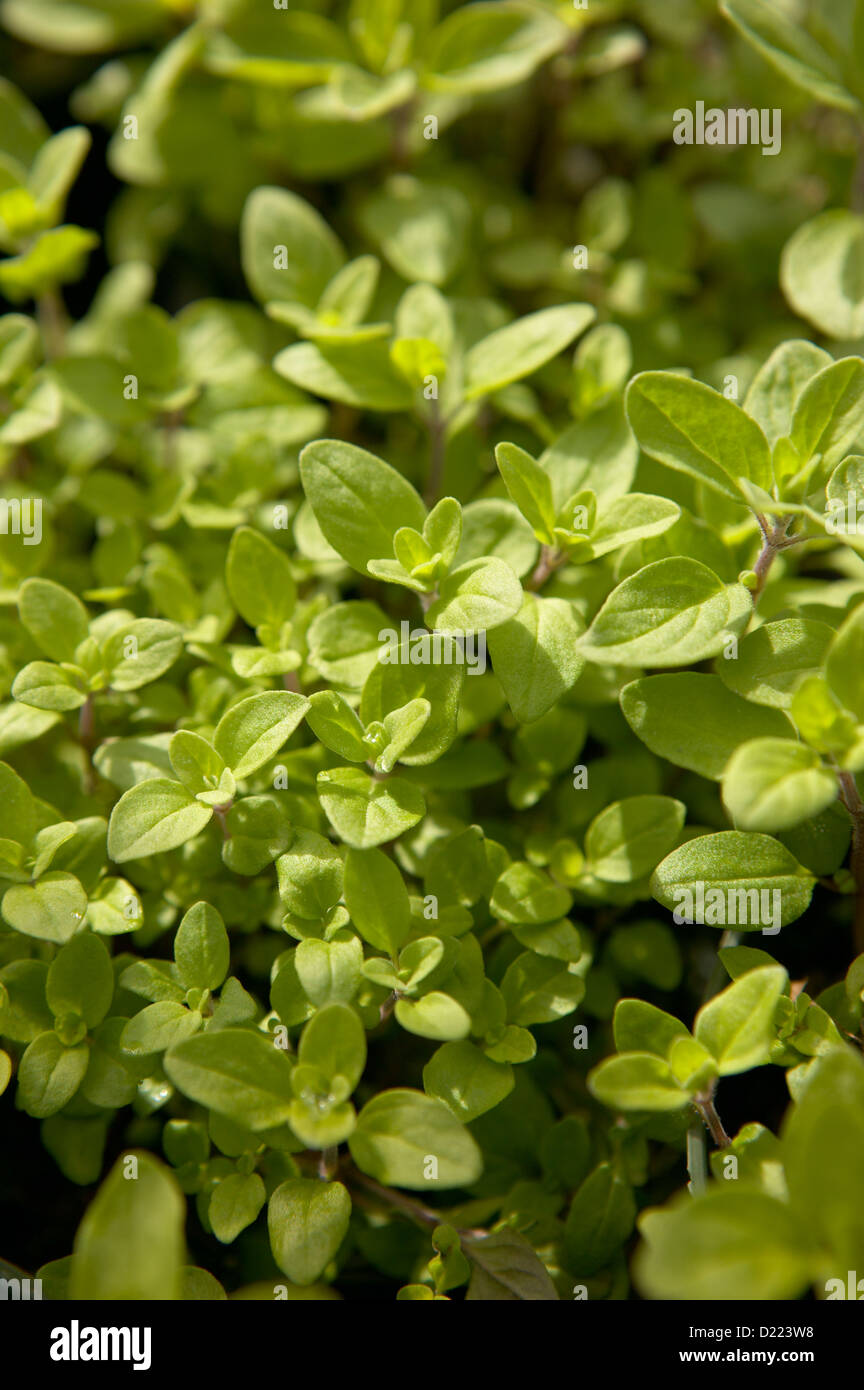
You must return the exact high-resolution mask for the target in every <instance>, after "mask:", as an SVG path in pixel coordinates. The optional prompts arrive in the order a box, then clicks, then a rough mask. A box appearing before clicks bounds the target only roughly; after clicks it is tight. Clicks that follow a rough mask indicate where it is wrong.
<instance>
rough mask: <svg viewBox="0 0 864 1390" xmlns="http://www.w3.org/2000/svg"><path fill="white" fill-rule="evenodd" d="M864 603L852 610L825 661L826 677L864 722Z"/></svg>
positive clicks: (830, 685) (834, 690) (860, 720)
mask: <svg viewBox="0 0 864 1390" xmlns="http://www.w3.org/2000/svg"><path fill="white" fill-rule="evenodd" d="M862 662H864V607H858V608H856V609H855V610H854V612H852V613H850V614H849V616H848V618H847V619H846V621H845V622H844V623H843V624H842V626H841V627H840V629H839V631H838V632H837V633H836V635H835V637H834V640H833V642H832V643H831V646H830V649H829V651H828V657H827V660H826V662H825V679H826V680H827V682H828V685H829V687H830V688H831V691H832V693H833V694H834V695H836V696H837V699H838V700H839V701H840V702H841V704H842V705H844V706H845V707H846V709H848V710H851V712H852V714H854V715H855V718H856V719H857V720H859V722H861V723H864V665H862Z"/></svg>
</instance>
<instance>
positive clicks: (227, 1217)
mask: <svg viewBox="0 0 864 1390" xmlns="http://www.w3.org/2000/svg"><path fill="white" fill-rule="evenodd" d="M266 1200H267V1189H266V1188H265V1186H264V1183H263V1181H262V1180H261V1178H260V1177H259V1176H258V1174H257V1173H229V1174H228V1176H227V1177H225V1178H223V1179H222V1181H221V1182H219V1183H217V1184H216V1186H215V1187H214V1189H213V1192H212V1194H211V1197H210V1205H209V1206H208V1208H207V1219H208V1221H209V1222H210V1225H211V1227H212V1228H213V1234H214V1236H215V1237H216V1239H217V1240H219V1241H221V1242H222V1244H223V1245H230V1244H231V1242H232V1241H234V1240H236V1239H237V1237H238V1236H239V1235H240V1233H241V1231H245V1230H246V1228H247V1226H251V1225H252V1223H253V1222H254V1221H255V1220H257V1217H258V1213H259V1211H260V1210H261V1208H262V1207H263V1205H264V1203H265V1202H266Z"/></svg>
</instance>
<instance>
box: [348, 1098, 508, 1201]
mask: <svg viewBox="0 0 864 1390" xmlns="http://www.w3.org/2000/svg"><path fill="white" fill-rule="evenodd" d="M348 1147H349V1149H350V1150H351V1157H352V1158H353V1159H354V1162H355V1163H356V1164H357V1167H358V1168H360V1169H361V1170H362V1172H364V1173H367V1174H368V1175H369V1177H371V1178H375V1179H377V1181H378V1182H382V1183H385V1184H388V1185H392V1186H394V1187H407V1188H411V1189H413V1190H415V1191H424V1190H426V1189H431V1190H432V1191H435V1190H437V1189H438V1188H449V1187H464V1186H467V1185H470V1184H471V1183H473V1182H476V1181H477V1179H478V1178H479V1177H480V1174H481V1173H482V1171H483V1159H482V1156H481V1153H480V1150H479V1148H478V1147H477V1145H476V1143H475V1142H474V1139H473V1138H472V1137H471V1135H470V1134H469V1133H468V1130H467V1129H465V1128H464V1126H463V1125H461V1124H460V1123H459V1121H458V1120H457V1119H456V1118H455V1117H454V1116H453V1115H452V1114H451V1112H450V1111H449V1110H448V1109H447V1107H446V1105H444V1104H442V1102H441V1101H438V1100H434V1099H433V1098H432V1097H431V1096H424V1095H423V1094H422V1092H420V1091H409V1090H392V1091H382V1092H380V1094H379V1095H377V1096H374V1097H373V1099H372V1100H370V1101H369V1102H368V1104H367V1105H364V1107H363V1109H362V1110H361V1111H360V1114H359V1116H358V1117H357V1128H356V1129H355V1131H354V1133H353V1134H352V1135H351V1137H350V1139H349V1140H348ZM433 1160H434V1161H433Z"/></svg>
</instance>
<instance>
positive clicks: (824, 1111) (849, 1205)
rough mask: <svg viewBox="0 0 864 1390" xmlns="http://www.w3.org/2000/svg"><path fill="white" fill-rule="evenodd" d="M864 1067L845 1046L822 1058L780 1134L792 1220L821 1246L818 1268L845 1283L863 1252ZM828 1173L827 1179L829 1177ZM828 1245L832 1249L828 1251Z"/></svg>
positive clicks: (815, 1065) (815, 1066) (813, 1069)
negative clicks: (856, 1195) (860, 1198)
mask: <svg viewBox="0 0 864 1390" xmlns="http://www.w3.org/2000/svg"><path fill="white" fill-rule="evenodd" d="M862 1099H864V1072H862V1067H861V1062H860V1059H859V1058H858V1057H857V1056H856V1055H855V1053H854V1052H853V1051H852V1050H851V1049H848V1048H845V1047H844V1049H843V1050H842V1051H835V1052H831V1053H829V1054H828V1055H826V1056H825V1057H821V1058H819V1059H818V1060H817V1061H816V1062H815V1063H814V1065H813V1068H812V1071H811V1072H810V1076H809V1080H808V1085H807V1088H806V1090H805V1091H804V1094H803V1096H802V1097H801V1098H800V1100H799V1101H798V1104H797V1105H796V1106H795V1107H794V1108H793V1109H792V1111H791V1113H790V1114H789V1115H788V1116H787V1119H786V1121H785V1124H784V1127H783V1132H782V1146H783V1162H784V1166H785V1171H786V1178H787V1181H788V1184H789V1197H790V1200H791V1202H792V1210H793V1212H794V1214H795V1217H796V1220H797V1221H799V1222H804V1223H805V1229H806V1230H807V1232H808V1234H809V1236H810V1238H811V1240H812V1241H813V1242H814V1244H816V1245H818V1246H821V1248H822V1255H821V1261H820V1263H821V1264H822V1265H823V1266H824V1268H823V1271H822V1272H823V1273H827V1272H829V1270H830V1273H831V1274H832V1275H835V1276H839V1277H840V1278H841V1279H843V1280H844V1281H845V1279H846V1272H847V1270H848V1269H856V1268H857V1267H858V1265H859V1264H860V1261H861V1254H862V1251H864V1220H862V1213H861V1209H860V1206H859V1205H858V1203H857V1200H856V1199H855V1198H854V1196H853V1194H854V1193H855V1192H857V1191H860V1185H861V1178H862V1153H864V1149H862V1114H864V1109H862ZM828 1174H830V1180H826V1176H827V1175H828ZM829 1251H830V1255H828V1253H827V1252H829Z"/></svg>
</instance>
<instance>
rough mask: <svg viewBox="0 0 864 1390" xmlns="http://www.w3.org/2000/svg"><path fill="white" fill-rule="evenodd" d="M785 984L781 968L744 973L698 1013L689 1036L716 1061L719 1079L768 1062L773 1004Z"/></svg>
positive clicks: (771, 1037) (773, 1011)
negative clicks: (691, 1035)
mask: <svg viewBox="0 0 864 1390" xmlns="http://www.w3.org/2000/svg"><path fill="white" fill-rule="evenodd" d="M788 983H789V976H788V975H787V974H786V971H785V970H784V969H783V967H782V966H781V965H763V966H760V967H759V968H758V969H757V970H748V972H747V973H746V975H742V976H741V977H740V978H739V979H737V980H735V981H734V982H733V983H732V984H731V985H728V986H727V988H726V989H724V990H722V991H721V993H720V994H717V995H715V996H714V998H713V999H712V1000H711V1001H710V1002H709V1003H708V1004H705V1005H704V1007H703V1008H701V1009H700V1010H699V1012H698V1014H697V1015H696V1022H695V1024H694V1026H693V1035H694V1037H695V1038H696V1041H697V1042H700V1043H702V1045H703V1047H706V1048H707V1049H708V1051H709V1052H710V1053H711V1055H712V1057H714V1058H715V1059H716V1061H717V1066H718V1069H719V1071H720V1075H721V1076H734V1075H735V1074H736V1073H737V1072H742V1071H749V1070H750V1069H751V1067H758V1066H760V1065H761V1064H762V1063H763V1062H767V1061H768V1054H769V1052H770V1049H771V1044H772V1043H773V1041H774V1038H775V1036H776V1032H775V1027H774V1014H775V1012H776V1009H777V1002H778V1000H779V998H780V996H781V994H783V992H784V990H785V989H786V986H787V985H788Z"/></svg>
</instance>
